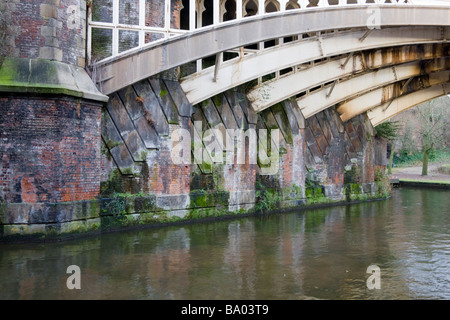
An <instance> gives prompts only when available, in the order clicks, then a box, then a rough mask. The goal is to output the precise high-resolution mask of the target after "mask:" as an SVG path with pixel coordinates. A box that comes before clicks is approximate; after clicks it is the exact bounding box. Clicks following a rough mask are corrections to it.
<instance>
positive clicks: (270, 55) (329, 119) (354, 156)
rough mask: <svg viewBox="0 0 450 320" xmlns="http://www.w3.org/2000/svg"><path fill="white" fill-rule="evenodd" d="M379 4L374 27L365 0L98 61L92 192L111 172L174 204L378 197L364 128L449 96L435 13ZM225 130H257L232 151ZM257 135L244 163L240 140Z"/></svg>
mask: <svg viewBox="0 0 450 320" xmlns="http://www.w3.org/2000/svg"><path fill="white" fill-rule="evenodd" d="M380 8H381V14H382V17H383V19H382V22H383V23H382V25H381V28H373V29H368V28H367V26H366V25H365V23H366V20H367V16H366V15H367V13H366V12H367V11H366V9H367V8H366V7H364V8H351V9H350V10H351V11H352V13H349V11H346V13H349V14H348V16H347V15H344V12H343V11H342V10H341V9H339V8H334V9H333V10H311V12H304V13H302V14H300V13H284V14H275V15H273V16H270V17H264V18H261V17H255V18H250V19H249V20H248V21H241V22H240V23H230V24H225V25H223V26H218V27H214V28H203V29H201V30H198V31H196V32H192V33H190V34H189V35H188V36H181V37H178V38H176V39H173V40H168V41H167V42H165V43H164V44H162V45H159V46H152V45H149V46H148V47H147V48H142V49H140V50H139V51H136V52H134V53H133V52H130V53H127V54H125V55H123V56H122V57H121V58H120V59H119V58H118V59H116V60H114V59H112V60H110V61H105V62H102V63H100V64H99V65H97V79H98V80H97V83H98V84H99V86H100V87H101V89H102V91H103V93H106V94H109V95H110V102H109V103H108V106H107V108H106V109H105V110H104V112H103V120H104V121H103V129H102V137H103V142H104V146H105V154H106V155H107V157H106V158H105V159H104V164H103V165H104V167H105V168H106V169H105V170H104V174H103V178H102V179H103V187H104V188H103V192H106V193H108V192H111V190H113V189H114V183H113V182H114V181H113V179H112V178H113V177H114V170H118V172H119V176H120V177H121V180H120V181H121V183H120V188H121V189H120V190H121V191H133V190H134V191H136V190H138V191H144V192H152V193H154V194H156V195H157V197H159V199H160V200H159V201H160V204H161V205H162V206H163V207H164V206H166V207H167V208H169V207H170V208H171V209H176V210H181V211H182V210H185V209H186V208H191V207H192V205H194V206H195V204H193V202H192V201H194V202H195V201H196V200H195V199H197V198H196V197H197V194H198V193H199V192H200V194H203V192H206V194H210V195H213V196H212V198H214V197H217V199H226V200H223V203H222V204H221V205H223V206H225V207H227V208H228V210H230V211H234V210H248V209H249V208H254V207H255V205H256V204H257V203H261V201H263V202H264V201H266V200H267V199H262V198H261V195H262V194H266V193H264V192H266V191H267V190H269V189H270V190H277V192H280V194H281V200H282V202H283V203H284V205H282V206H286V207H289V206H292V205H294V206H295V205H298V204H301V203H305V202H308V201H313V200H311V199H312V198H313V197H314V192H317V194H316V196H318V195H320V194H322V196H324V197H326V198H327V199H334V200H344V199H346V197H350V198H351V199H355V197H356V198H358V197H362V198H368V197H371V196H374V195H378V196H380V195H381V194H383V193H384V192H385V190H384V189H383V186H382V183H381V182H380V181H375V170H378V169H377V168H378V167H381V168H383V167H384V166H385V165H386V162H387V159H386V141H384V140H382V139H378V138H376V137H375V130H374V127H375V126H376V125H378V124H379V123H382V122H383V121H385V120H387V119H389V118H391V117H393V116H394V115H396V114H398V113H400V112H402V111H405V110H407V109H409V108H411V107H413V106H415V105H417V104H419V103H421V102H424V101H427V100H430V99H433V98H436V97H439V96H442V95H445V94H448V92H449V91H448V90H449V76H450V73H449V72H450V71H449V66H450V60H449V59H448V56H449V44H448V40H447V39H448V38H450V37H449V36H450V29H449V27H448V26H447V25H448V22H449V21H450V20H449V19H448V18H449V15H448V12H447V11H446V10H437V9H435V8H434V9H433V8H423V7H420V10H419V7H415V6H410V7H408V8H400V7H392V6H391V7H388V6H380ZM346 10H349V8H346ZM300 17H301V18H302V19H300ZM344 17H345V18H344ZM347 17H348V19H347ZM411 21H414V24H412V23H411ZM280 26H282V27H280ZM255 30H258V32H255ZM188 57H189V58H188ZM203 67H205V68H204V69H203ZM118 75H120V76H118ZM179 129H185V130H186V131H187V132H189V133H190V140H189V141H191V142H190V148H189V150H188V153H189V154H190V155H189V156H188V157H186V158H184V159H188V160H187V161H186V162H185V165H184V166H183V165H179V164H174V163H173V158H172V157H173V155H174V152H175V153H176V154H177V155H179V154H180V153H179V152H180V151H179V148H178V147H179V146H180V145H182V142H181V141H178V140H177V141H175V142H174V141H173V133H174V132H177V130H179ZM230 130H231V131H230ZM236 130H242V132H244V133H248V132H250V131H252V130H254V131H255V132H256V136H257V138H256V140H253V141H252V140H251V137H252V136H251V134H248V135H247V139H248V140H247V142H244V143H243V146H244V147H239V146H237V145H233V146H231V147H230V146H229V145H227V142H228V143H229V141H230V140H227V138H229V137H230V132H235V131H236ZM261 130H262V131H261ZM264 130H265V131H264ZM277 130H278V132H279V135H278V136H277V135H276V134H275V133H276V131H277ZM264 132H268V133H269V136H268V137H267V136H266V135H265V134H264ZM270 132H273V134H270ZM231 135H232V133H231ZM196 138H199V139H197V140H196ZM264 139H267V141H266V142H265V147H264V148H263V149H264V150H263V152H262V153H260V152H261V151H260V150H258V156H257V157H256V158H257V161H256V162H252V161H251V154H252V149H251V148H252V147H251V144H252V142H254V143H259V142H260V141H262V140H264ZM211 145H213V146H216V147H217V148H216V149H214V150H213V151H212V152H211V150H209V149H207V147H208V146H211ZM184 146H186V145H184ZM199 148H200V149H201V150H200V161H198V160H199V158H198V157H199V156H198V155H199V153H198V152H199ZM228 148H231V150H233V152H234V153H233V155H232V157H233V158H232V159H233V160H234V161H232V162H231V163H229V162H226V160H227V159H230V158H228V157H229V154H228V152H229V149H228ZM218 154H219V155H220V156H219V157H218V156H217V155H218ZM276 154H277V155H278V156H279V158H277V159H275V158H274V159H271V158H270V157H271V155H276ZM222 155H223V157H222ZM240 156H243V158H242V159H245V160H244V161H243V162H240V163H236V160H237V159H239V157H240ZM218 159H219V160H218ZM268 159H271V160H268ZM266 160H268V161H266ZM275 163H276V164H275ZM267 170H269V171H267ZM270 170H273V171H270ZM267 172H271V173H270V174H267ZM352 184H354V190H353V191H352V189H351V188H350V189H346V188H347V187H348V186H349V185H352ZM261 186H263V188H262V189H260V188H261ZM316 189H317V190H316ZM261 190H266V191H264V192H263V191H261ZM311 190H316V191H311ZM319 190H320V191H319ZM224 194H225V196H224ZM266 195H267V194H266ZM319 197H320V196H319ZM350 198H347V199H350ZM314 201H315V200H314ZM181 211H180V212H181Z"/></svg>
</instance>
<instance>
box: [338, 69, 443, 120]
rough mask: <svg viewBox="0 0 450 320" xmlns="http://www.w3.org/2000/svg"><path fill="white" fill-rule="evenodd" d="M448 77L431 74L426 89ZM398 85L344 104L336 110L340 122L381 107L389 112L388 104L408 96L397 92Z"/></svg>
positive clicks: (380, 89)
mask: <svg viewBox="0 0 450 320" xmlns="http://www.w3.org/2000/svg"><path fill="white" fill-rule="evenodd" d="M449 76H450V71H449V70H446V71H440V72H436V73H432V74H430V75H429V77H428V79H427V82H428V83H427V84H426V87H433V86H436V85H441V84H444V83H446V82H448V81H449ZM399 84H400V83H399V82H397V83H394V84H391V85H387V86H384V87H381V88H378V89H375V90H372V91H370V92H368V93H365V94H363V95H361V96H358V97H356V98H353V99H351V100H349V101H346V102H344V103H343V104H341V105H340V106H338V108H337V111H338V113H339V114H340V117H341V119H342V121H343V122H346V121H348V120H350V119H351V118H353V117H356V116H357V115H359V114H362V113H364V112H366V111H367V112H368V111H370V110H372V109H376V108H378V107H380V106H383V108H384V109H386V111H387V110H389V109H390V108H391V107H390V104H392V101H393V99H396V98H398V97H401V96H406V95H408V94H403V92H402V91H401V90H400V92H399V90H398V87H399ZM418 91H420V90H418ZM386 111H383V114H387V113H385V112H386Z"/></svg>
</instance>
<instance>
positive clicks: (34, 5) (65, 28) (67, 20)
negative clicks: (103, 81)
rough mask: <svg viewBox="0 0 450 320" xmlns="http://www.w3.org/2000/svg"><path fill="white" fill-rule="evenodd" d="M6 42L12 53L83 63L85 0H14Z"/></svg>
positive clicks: (22, 56)
mask: <svg viewBox="0 0 450 320" xmlns="http://www.w3.org/2000/svg"><path fill="white" fill-rule="evenodd" d="M8 9H9V10H10V14H11V20H12V26H11V27H10V28H9V34H8V35H7V37H8V45H9V46H10V47H11V48H10V50H9V51H10V53H11V54H12V55H13V56H18V57H21V58H42V59H51V60H56V61H61V62H65V63H68V64H72V65H77V66H80V67H84V65H85V42H86V41H85V40H86V30H85V29H86V27H85V26H86V2H85V1H84V0H44V1H38V0H13V1H11V3H10V5H9V6H8Z"/></svg>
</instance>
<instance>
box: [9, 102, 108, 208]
mask: <svg viewBox="0 0 450 320" xmlns="http://www.w3.org/2000/svg"><path fill="white" fill-rule="evenodd" d="M100 117H101V108H100V106H99V105H97V104H95V103H92V102H87V101H80V100H78V99H74V98H68V97H58V98H53V97H52V98H50V97H48V98H46V97H36V96H21V97H18V96H1V97H0V141H1V144H0V159H1V163H0V198H3V199H4V200H5V201H7V202H8V203H37V202H67V201H79V200H89V199H94V198H96V197H97V196H98V194H99V188H100V161H101V160H100Z"/></svg>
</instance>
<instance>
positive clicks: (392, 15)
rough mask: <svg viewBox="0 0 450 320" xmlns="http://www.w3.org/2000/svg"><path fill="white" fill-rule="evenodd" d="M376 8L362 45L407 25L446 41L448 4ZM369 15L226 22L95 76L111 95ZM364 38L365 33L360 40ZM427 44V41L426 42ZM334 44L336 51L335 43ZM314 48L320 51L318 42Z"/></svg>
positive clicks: (296, 13)
mask: <svg viewBox="0 0 450 320" xmlns="http://www.w3.org/2000/svg"><path fill="white" fill-rule="evenodd" d="M377 8H378V9H379V14H380V17H381V18H382V19H381V21H380V27H381V30H373V32H372V33H371V34H370V35H369V36H368V37H367V38H366V39H365V40H364V41H362V43H361V44H364V43H365V42H367V41H368V40H369V39H372V38H374V34H375V33H377V32H378V31H383V30H384V28H387V27H402V26H403V27H404V26H411V27H410V29H411V30H414V29H415V28H417V27H420V26H422V27H424V26H435V27H438V28H440V27H444V28H443V32H442V34H441V39H442V40H445V39H448V38H450V37H449V33H450V32H449V31H448V28H446V27H447V26H450V10H449V7H448V6H442V7H441V6H415V5H407V6H397V5H380V6H378V7H377ZM370 14H372V13H368V12H367V7H366V6H346V7H341V6H330V7H324V8H312V9H308V10H286V11H284V12H278V13H273V14H272V13H271V14H267V15H261V16H253V17H248V18H245V19H242V20H236V21H230V22H228V21H227V22H224V23H220V24H219V25H216V26H209V27H205V28H201V29H197V30H195V31H192V32H188V33H187V34H183V35H180V36H177V37H173V38H168V39H166V40H164V41H160V42H158V43H150V44H146V45H145V46H143V47H141V48H137V49H132V50H129V51H127V52H124V53H123V54H120V55H119V56H117V57H112V58H109V59H105V60H103V61H101V62H98V63H96V64H95V69H96V74H97V79H95V80H96V82H97V83H99V84H100V85H101V90H102V92H103V93H104V94H110V93H112V92H115V91H117V90H120V89H121V88H123V87H126V86H128V85H130V84H133V83H135V82H137V81H140V80H142V79H145V78H148V77H150V76H152V75H155V74H158V73H160V72H163V71H165V70H169V69H172V68H174V67H177V66H180V65H182V64H185V63H188V62H191V61H196V60H198V59H202V58H204V57H208V56H211V55H215V54H216V53H218V52H224V51H227V50H231V49H235V48H240V47H243V46H247V45H249V44H252V43H257V42H260V41H267V40H270V39H278V38H282V37H287V36H292V35H298V34H304V33H315V32H320V31H323V30H342V29H351V28H366V30H367V22H368V17H369V16H370ZM362 36H363V34H361V36H360V37H362ZM417 37H420V35H417ZM407 38H408V37H407V36H406V37H405V38H403V39H401V40H403V41H400V44H402V43H404V42H405V40H406V41H407V40H408V39H407ZM413 38H414V37H413ZM358 39H359V38H358ZM429 40H430V39H427V41H429ZM335 45H337V46H338V47H340V44H339V43H337V44H335ZM393 45H394V44H393ZM316 46H317V49H318V48H319V41H317V45H316ZM317 49H316V50H317ZM341 49H343V48H341ZM269 50H270V49H269ZM339 51H340V52H343V51H342V50H339ZM331 52H332V51H331ZM324 53H325V54H327V55H330V51H328V50H327V48H324ZM258 67H261V65H259V66H258ZM218 76H219V78H220V76H221V73H220V70H219V74H218ZM211 79H212V77H211Z"/></svg>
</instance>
